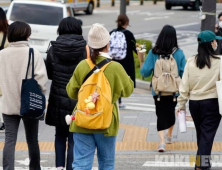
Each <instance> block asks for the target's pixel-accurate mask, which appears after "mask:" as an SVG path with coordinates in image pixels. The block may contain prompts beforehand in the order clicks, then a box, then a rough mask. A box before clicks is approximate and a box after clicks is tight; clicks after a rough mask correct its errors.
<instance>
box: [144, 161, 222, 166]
mask: <svg viewBox="0 0 222 170" xmlns="http://www.w3.org/2000/svg"><path fill="white" fill-rule="evenodd" d="M143 166H148V167H193V166H191V165H190V162H156V161H147V162H145V163H144V164H143ZM212 167H222V163H219V162H212Z"/></svg>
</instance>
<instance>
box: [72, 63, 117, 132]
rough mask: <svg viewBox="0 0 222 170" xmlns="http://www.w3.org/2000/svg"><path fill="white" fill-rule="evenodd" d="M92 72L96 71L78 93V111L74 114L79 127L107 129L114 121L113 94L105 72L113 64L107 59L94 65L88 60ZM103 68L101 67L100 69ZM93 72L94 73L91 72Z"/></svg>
mask: <svg viewBox="0 0 222 170" xmlns="http://www.w3.org/2000/svg"><path fill="white" fill-rule="evenodd" d="M86 61H87V63H88V65H89V66H90V68H91V69H92V70H95V71H94V72H93V73H92V74H91V75H90V76H89V77H88V78H87V76H88V75H89V74H90V73H89V74H88V75H87V76H86V78H87V79H86V78H85V79H86V80H85V82H84V83H83V84H82V86H81V88H80V90H79V93H78V104H77V109H76V111H75V113H74V116H75V123H76V125H77V126H79V127H82V128H86V129H106V128H108V127H109V126H110V124H111V121H112V111H113V104H112V93H111V87H110V84H109V81H108V80H107V78H106V76H105V74H104V70H105V69H106V67H107V66H108V65H109V64H110V63H111V61H110V60H108V59H105V60H103V61H102V62H101V63H99V64H98V65H96V66H95V65H94V64H93V63H92V61H91V60H90V59H86ZM100 66H101V67H100ZM91 72H92V71H91Z"/></svg>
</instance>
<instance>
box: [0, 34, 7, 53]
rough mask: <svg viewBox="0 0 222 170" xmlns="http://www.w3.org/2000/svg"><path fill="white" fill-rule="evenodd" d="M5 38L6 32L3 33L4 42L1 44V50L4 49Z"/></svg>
mask: <svg viewBox="0 0 222 170" xmlns="http://www.w3.org/2000/svg"><path fill="white" fill-rule="evenodd" d="M5 40H6V34H4V35H3V38H2V44H1V47H0V50H2V49H4V45H5Z"/></svg>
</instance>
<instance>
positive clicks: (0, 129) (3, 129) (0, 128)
mask: <svg viewBox="0 0 222 170" xmlns="http://www.w3.org/2000/svg"><path fill="white" fill-rule="evenodd" d="M0 132H5V125H4V123H2V126H1V127H0Z"/></svg>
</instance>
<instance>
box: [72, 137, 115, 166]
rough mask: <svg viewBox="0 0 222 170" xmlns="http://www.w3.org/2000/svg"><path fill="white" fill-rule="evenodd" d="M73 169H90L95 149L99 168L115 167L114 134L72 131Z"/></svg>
mask: <svg viewBox="0 0 222 170" xmlns="http://www.w3.org/2000/svg"><path fill="white" fill-rule="evenodd" d="M73 138H74V141H75V143H74V155H75V157H74V162H73V164H72V168H73V169H74V170H91V169H92V166H93V158H94V154H95V150H96V149H97V158H98V163H99V170H114V169H115V144H116V136H109V137H106V136H104V134H103V133H91V134H85V133H74V134H73Z"/></svg>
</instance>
